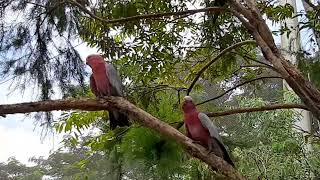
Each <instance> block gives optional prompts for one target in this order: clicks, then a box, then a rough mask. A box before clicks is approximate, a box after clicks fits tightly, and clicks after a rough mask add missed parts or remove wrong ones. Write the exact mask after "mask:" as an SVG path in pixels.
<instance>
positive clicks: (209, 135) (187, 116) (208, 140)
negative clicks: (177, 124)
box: [182, 96, 234, 166]
mask: <svg viewBox="0 0 320 180" xmlns="http://www.w3.org/2000/svg"><path fill="white" fill-rule="evenodd" d="M182 109H183V115H184V123H185V126H186V131H187V136H188V137H189V138H190V139H192V140H194V141H195V142H197V143H199V144H201V145H202V146H204V147H206V148H207V149H209V151H210V152H213V153H214V154H215V155H216V156H219V157H221V158H223V159H224V160H225V161H227V162H228V163H229V164H230V165H232V166H234V164H233V162H232V160H231V158H230V156H229V154H228V152H227V150H226V148H225V146H224V144H223V143H222V140H221V137H220V135H219V132H218V129H217V127H216V126H215V125H214V124H213V122H212V121H211V120H210V118H209V117H208V116H207V115H206V114H204V113H199V112H198V110H197V108H196V105H195V104H194V103H193V100H192V98H191V97H190V96H185V97H184V102H183V103H182Z"/></svg>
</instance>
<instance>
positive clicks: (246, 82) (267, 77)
mask: <svg viewBox="0 0 320 180" xmlns="http://www.w3.org/2000/svg"><path fill="white" fill-rule="evenodd" d="M270 78H280V79H282V77H279V76H266V77H259V78H255V79H251V80H248V81H245V82H243V83H241V84H238V85H236V86H234V87H232V88H230V89H228V90H227V91H225V92H224V93H222V94H220V95H219V96H216V97H214V98H211V99H208V100H205V101H203V102H201V103H198V104H197V106H198V105H201V104H204V103H207V102H210V101H213V100H215V99H218V98H220V97H222V96H224V95H225V94H227V93H229V92H231V91H233V90H235V89H237V88H238V87H240V86H243V85H245V84H248V83H251V82H253V81H258V80H261V79H270Z"/></svg>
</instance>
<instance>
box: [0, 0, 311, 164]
mask: <svg viewBox="0 0 320 180" xmlns="http://www.w3.org/2000/svg"><path fill="white" fill-rule="evenodd" d="M177 2H178V1H177ZM297 7H298V12H299V11H301V10H303V6H302V3H301V1H299V0H298V2H297ZM187 8H188V9H198V8H201V6H200V4H195V5H192V4H187ZM202 14H203V13H198V14H195V15H192V16H191V17H192V19H193V20H195V21H201V19H200V17H201V15H202ZM11 17H15V18H17V17H18V16H11ZM18 18H20V17H18ZM9 20H10V19H7V21H9ZM11 20H13V19H11ZM267 24H268V25H269V27H270V28H271V30H278V29H279V24H273V23H272V22H271V21H267ZM164 28H165V29H166V30H170V29H171V28H173V26H172V24H168V25H166V26H165V27H164ZM119 32H120V30H119V29H115V30H113V31H111V32H110V34H109V36H114V35H118V34H119ZM182 33H183V34H182V36H183V37H184V40H183V43H182V44H187V43H188V42H189V41H190V39H191V37H192V36H193V32H191V31H190V30H188V29H186V30H185V31H184V32H182ZM311 36H312V32H311V31H310V30H303V31H301V42H302V45H303V47H304V48H306V47H311V46H310V43H309V39H310V38H309V37H311ZM274 39H275V42H276V44H280V36H278V35H277V36H276V35H274ZM191 42H192V41H191ZM72 43H73V44H74V45H77V47H76V49H77V50H78V52H79V54H80V56H81V58H82V59H83V60H85V58H86V56H88V55H89V54H95V53H98V51H97V49H95V48H90V47H88V46H87V44H86V43H82V41H81V40H75V41H73V42H72ZM123 43H124V45H133V43H139V42H134V37H133V36H132V37H126V39H125V40H124V42H123ZM140 43H141V42H140ZM196 45H197V44H196V43H194V44H189V46H196ZM144 46H145V48H147V47H148V44H145V45H144ZM88 70H89V68H88ZM127 81H128V80H127ZM230 86H231V84H230ZM0 88H1V91H0V104H11V103H21V102H28V101H34V100H36V99H37V98H36V94H35V93H34V91H33V89H31V88H29V89H26V91H25V92H24V94H22V93H21V92H19V91H13V92H12V88H10V81H8V82H5V83H2V84H0ZM55 92H56V93H55V95H54V97H53V98H54V99H59V98H60V97H61V93H60V92H59V90H58V88H55ZM238 93H241V90H239V89H238V90H236V91H235V92H234V94H238ZM60 113H61V112H60V111H55V112H54V117H55V119H56V118H58V117H59V116H60ZM41 130H42V129H41V128H39V127H36V126H35V124H34V120H33V119H31V118H30V117H25V115H22V114H15V115H8V116H7V117H5V118H3V117H0V145H1V148H0V162H4V161H7V159H8V158H9V157H11V156H15V157H16V158H17V159H18V160H19V161H21V162H22V163H25V164H27V165H32V163H30V162H28V159H29V158H30V157H32V156H35V157H39V156H43V157H47V156H48V155H49V153H50V152H52V151H54V150H57V149H58V148H59V147H60V145H59V143H60V141H61V140H62V139H63V134H60V135H57V134H49V135H48V136H46V138H45V139H41V138H40V137H41Z"/></svg>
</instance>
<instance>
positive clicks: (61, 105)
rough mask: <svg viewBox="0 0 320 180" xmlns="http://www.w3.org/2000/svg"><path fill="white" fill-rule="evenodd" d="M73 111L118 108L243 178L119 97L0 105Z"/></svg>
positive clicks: (1, 109)
mask: <svg viewBox="0 0 320 180" xmlns="http://www.w3.org/2000/svg"><path fill="white" fill-rule="evenodd" d="M73 109H81V110H87V111H95V110H110V109H117V110H119V111H120V112H122V113H125V114H127V115H128V116H129V117H130V118H131V119H134V120H135V121H136V122H138V123H139V124H141V125H143V126H146V127H149V128H151V129H153V130H154V131H156V132H158V133H160V134H162V135H165V136H168V137H170V138H172V139H174V140H176V141H177V142H178V143H180V144H181V145H182V146H183V147H184V149H185V150H186V151H187V152H188V153H189V154H190V155H192V156H193V157H196V158H198V159H200V160H202V161H203V162H205V163H207V164H208V165H209V166H210V167H211V168H212V169H214V170H218V171H219V172H221V173H222V174H224V175H225V176H227V177H228V178H229V179H244V177H243V176H241V175H240V174H239V173H238V172H237V171H236V170H235V169H234V168H233V167H232V166H231V165H229V164H228V163H227V162H225V161H224V160H223V159H221V158H219V157H217V156H215V155H214V154H212V153H210V154H208V151H207V150H206V149H205V148H204V147H202V146H200V145H197V144H195V143H193V141H192V140H191V139H189V138H188V137H186V136H185V135H183V134H182V133H181V132H179V131H177V130H176V129H175V128H173V127H171V126H170V125H168V124H166V123H164V122H162V121H160V120H158V119H157V118H155V117H153V116H152V115H151V114H149V113H147V112H145V111H143V110H142V109H140V108H138V107H136V106H134V105H133V104H131V103H130V102H128V101H127V100H125V99H123V98H121V97H105V98H104V99H99V100H93V99H79V100H52V101H40V102H30V103H20V104H8V105H0V116H4V115H7V114H15V113H30V112H39V111H53V110H73Z"/></svg>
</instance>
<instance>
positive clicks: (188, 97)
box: [183, 96, 193, 101]
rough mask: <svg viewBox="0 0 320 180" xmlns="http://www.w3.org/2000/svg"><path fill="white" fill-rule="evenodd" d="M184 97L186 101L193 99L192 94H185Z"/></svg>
mask: <svg viewBox="0 0 320 180" xmlns="http://www.w3.org/2000/svg"><path fill="white" fill-rule="evenodd" d="M183 99H184V100H185V101H193V100H192V97H191V96H185V97H184V98H183Z"/></svg>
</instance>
